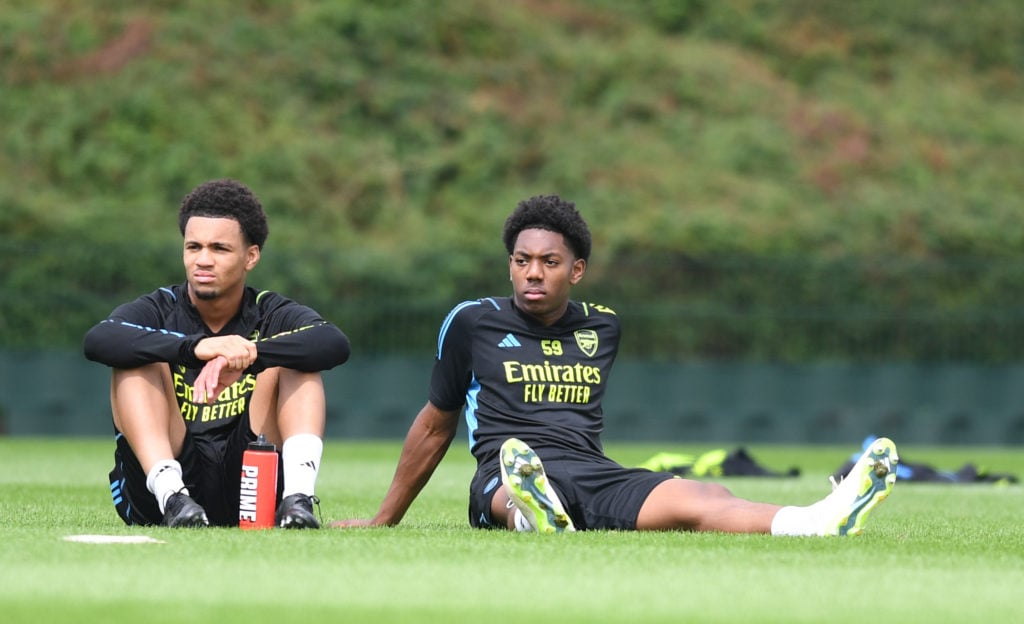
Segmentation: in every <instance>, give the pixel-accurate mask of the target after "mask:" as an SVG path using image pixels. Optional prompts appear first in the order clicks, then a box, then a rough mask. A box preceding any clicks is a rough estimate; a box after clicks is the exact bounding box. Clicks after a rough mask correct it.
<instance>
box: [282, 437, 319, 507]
mask: <svg viewBox="0 0 1024 624" xmlns="http://www.w3.org/2000/svg"><path fill="white" fill-rule="evenodd" d="M323 454H324V441H323V440H322V439H320V436H318V435H316V434H313V433H300V434H297V435H293V436H292V437H290V438H288V439H287V440H285V441H284V444H282V445H281V463H282V464H283V466H284V494H283V495H284V496H291V495H292V494H305V495H306V496H313V493H314V492H315V491H316V477H317V475H318V474H319V473H320V460H321V459H322V458H323Z"/></svg>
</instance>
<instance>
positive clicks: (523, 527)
mask: <svg viewBox="0 0 1024 624" xmlns="http://www.w3.org/2000/svg"><path fill="white" fill-rule="evenodd" d="M512 521H513V522H515V525H516V531H519V532H521V533H532V532H533V531H536V530H537V529H536V528H534V526H533V525H532V524H530V521H529V520H527V519H526V516H524V515H523V512H521V511H519V508H518V507H516V510H515V511H514V512H513V513H512Z"/></svg>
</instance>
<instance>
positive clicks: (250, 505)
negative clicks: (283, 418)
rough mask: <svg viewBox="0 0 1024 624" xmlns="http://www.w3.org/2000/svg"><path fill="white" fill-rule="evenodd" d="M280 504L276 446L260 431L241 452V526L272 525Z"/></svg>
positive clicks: (259, 526) (239, 515)
mask: <svg viewBox="0 0 1024 624" xmlns="http://www.w3.org/2000/svg"><path fill="white" fill-rule="evenodd" d="M276 507H277V447H275V446H274V445H273V444H271V443H270V442H267V439H266V438H265V437H264V436H263V434H262V433H261V434H260V436H259V438H257V439H256V441H255V442H250V443H249V448H247V449H246V450H245V452H244V453H242V481H241V486H240V488H239V496H238V526H239V527H240V528H242V529H269V528H271V527H273V526H274V512H275V511H276Z"/></svg>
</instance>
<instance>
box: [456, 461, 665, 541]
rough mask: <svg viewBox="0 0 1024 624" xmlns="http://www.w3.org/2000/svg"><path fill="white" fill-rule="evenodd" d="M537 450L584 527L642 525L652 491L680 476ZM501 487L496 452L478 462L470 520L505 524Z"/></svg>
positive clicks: (476, 523) (480, 523)
mask: <svg viewBox="0 0 1024 624" xmlns="http://www.w3.org/2000/svg"><path fill="white" fill-rule="evenodd" d="M534 450H535V451H536V452H537V455H538V457H540V459H541V461H542V462H543V463H544V472H545V474H547V477H548V481H549V482H550V483H551V484H552V485H554V487H555V489H556V490H557V491H558V494H559V495H560V498H561V500H562V504H563V505H564V506H565V510H566V512H568V514H569V517H571V518H572V522H573V524H574V525H575V526H576V528H577V529H578V530H587V529H611V530H633V529H636V519H637V517H638V516H639V515H640V508H641V507H643V505H644V502H646V501H647V497H648V496H650V494H651V492H652V491H653V490H654V488H655V487H657V486H658V484H660V483H662V482H664V481H667V480H669V479H673V478H675V475H673V474H671V473H668V472H651V471H650V470H646V469H644V468H626V467H623V466H621V465H620V464H618V463H616V462H614V461H612V460H611V459H609V458H607V457H595V456H592V455H582V454H579V455H566V454H564V453H562V452H559V455H554V454H552V452H551V451H550V450H548V451H545V450H544V449H541V450H537V449H534ZM499 487H501V466H500V464H499V461H498V458H497V457H495V458H494V460H493V461H486V462H484V463H483V464H481V465H480V466H478V468H477V472H476V474H475V475H474V476H473V481H472V482H471V483H470V492H469V523H470V525H472V526H474V527H476V528H486V529H489V528H502V529H503V528H505V525H503V524H501V525H499V526H495V525H494V523H493V520H492V518H491V499H492V498H494V492H495V490H496V489H497V488H499Z"/></svg>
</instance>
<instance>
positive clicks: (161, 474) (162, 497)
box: [146, 459, 188, 513]
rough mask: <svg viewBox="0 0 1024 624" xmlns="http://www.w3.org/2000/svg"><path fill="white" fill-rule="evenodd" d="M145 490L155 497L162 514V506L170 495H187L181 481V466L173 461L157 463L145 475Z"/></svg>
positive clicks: (165, 460) (167, 460) (166, 460)
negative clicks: (179, 493)
mask: <svg viewBox="0 0 1024 624" xmlns="http://www.w3.org/2000/svg"><path fill="white" fill-rule="evenodd" d="M146 489H147V490H149V491H150V492H152V493H153V496H154V497H156V504H157V505H158V506H159V507H160V513H163V512H164V505H165V504H166V503H167V499H168V498H169V497H170V496H171V494H174V493H175V492H183V493H184V494H188V489H187V488H186V487H185V483H184V482H183V481H182V480H181V464H179V463H178V462H177V461H175V460H173V459H164V460H161V461H158V462H157V463H156V464H154V465H153V467H152V468H151V469H150V471H149V474H148V475H146Z"/></svg>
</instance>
